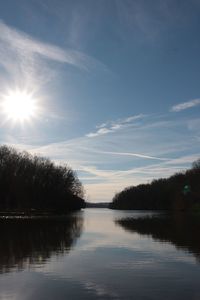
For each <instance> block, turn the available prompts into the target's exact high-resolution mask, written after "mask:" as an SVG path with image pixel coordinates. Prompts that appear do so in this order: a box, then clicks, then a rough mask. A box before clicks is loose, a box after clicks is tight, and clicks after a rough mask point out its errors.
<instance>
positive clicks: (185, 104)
mask: <svg viewBox="0 0 200 300" xmlns="http://www.w3.org/2000/svg"><path fill="white" fill-rule="evenodd" d="M198 105H200V99H193V100H190V101H187V102H183V103H179V104H177V105H174V106H172V108H171V111H172V112H179V111H182V110H186V109H189V108H192V107H195V106H198Z"/></svg>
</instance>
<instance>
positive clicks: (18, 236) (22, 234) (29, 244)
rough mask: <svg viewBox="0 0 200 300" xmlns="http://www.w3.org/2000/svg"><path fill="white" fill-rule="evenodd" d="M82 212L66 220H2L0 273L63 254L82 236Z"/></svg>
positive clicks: (0, 231) (38, 218) (51, 218)
mask: <svg viewBox="0 0 200 300" xmlns="http://www.w3.org/2000/svg"><path fill="white" fill-rule="evenodd" d="M82 226H83V217H82V215H81V213H79V214H77V215H75V214H72V215H68V216H65V217H41V218H40V217H33V218H28V217H27V218H16V217H15V218H14V217H13V218H3V217H1V218H0V237H1V243H0V272H1V273H3V272H8V271H10V270H12V269H13V268H16V269H17V270H22V269H24V268H25V267H29V266H31V265H35V264H44V263H45V262H46V261H47V260H48V259H49V258H50V257H51V256H52V255H53V254H57V255H59V254H63V253H66V252H68V251H70V249H71V248H72V246H73V245H74V243H75V241H76V240H77V238H78V237H80V235H81V232H82Z"/></svg>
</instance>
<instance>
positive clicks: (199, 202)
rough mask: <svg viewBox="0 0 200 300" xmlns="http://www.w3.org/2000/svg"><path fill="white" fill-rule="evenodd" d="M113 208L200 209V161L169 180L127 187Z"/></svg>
mask: <svg viewBox="0 0 200 300" xmlns="http://www.w3.org/2000/svg"><path fill="white" fill-rule="evenodd" d="M109 207H110V208H112V209H127V210H129V209H150V210H151V209H152V210H153V209H167V210H171V209H172V210H190V209H192V210H200V159H199V160H197V161H196V162H194V163H193V165H192V168H191V169H189V170H187V171H184V172H182V173H176V174H174V175H173V176H171V177H169V178H161V179H157V180H153V181H152V182H151V183H148V184H140V185H138V186H131V187H127V188H125V189H124V190H123V191H122V192H120V193H117V194H116V195H115V196H114V198H113V200H112V202H111V204H110V206H109Z"/></svg>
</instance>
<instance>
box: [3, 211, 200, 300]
mask: <svg viewBox="0 0 200 300" xmlns="http://www.w3.org/2000/svg"><path fill="white" fill-rule="evenodd" d="M83 215H84V223H83V224H82V223H81V222H82V221H83V219H82V217H83ZM83 215H82V214H78V215H76V222H72V224H73V226H72V227H73V230H72V232H75V233H76V234H75V238H74V239H73V241H76V243H74V242H73V243H72V240H71V241H70V242H69V241H68V242H67V245H65V243H66V242H64V240H65V239H63V237H64V234H62V233H61V234H58V237H57V238H56V239H59V236H60V235H61V236H62V239H60V240H62V242H60V243H59V247H60V246H62V245H65V246H64V249H66V248H68V251H64V252H62V253H61V252H59V251H52V252H51V253H50V254H49V256H48V259H47V260H46V261H45V263H43V264H39V263H35V262H34V261H33V263H32V264H29V265H23V266H22V268H21V270H20V271H19V270H18V269H11V270H10V272H5V273H2V274H1V275H0V291H1V293H0V300H5V299H6V300H7V299H9V300H10V299H15V300H19V299H20V300H26V299H31V300H32V299H41V300H43V299H48V300H49V299H50V300H51V299H52V300H53V299H56V298H59V299H61V300H62V299H66V298H67V299H70V300H71V299H127V300H128V299H152V300H153V299H170V300H171V299H181V300H182V299H188V298H189V299H199V298H200V288H199V275H200V264H199V262H198V260H197V259H196V257H197V256H196V252H195V251H194V252H192V251H191V249H189V247H188V248H187V245H189V244H191V241H190V240H189V236H187V235H185V241H184V245H183V247H181V246H180V247H177V244H176V243H175V238H176V240H177V243H178V242H179V238H180V237H179V235H178V233H181V232H182V228H184V226H186V221H184V218H182V219H181V218H180V220H178V219H177V218H175V219H174V221H175V220H176V222H174V223H173V225H172V226H171V227H170V226H168V228H169V230H168V231H167V230H166V232H171V233H170V234H171V235H172V237H173V239H172V237H171V235H170V237H171V239H170V237H169V236H168V237H167V238H166V236H163V238H161V237H160V236H159V237H157V238H156V237H155V235H156V230H155V226H154V231H153V229H152V233H151V227H152V226H150V225H149V224H148V231H149V232H148V234H146V233H143V232H141V230H139V225H140V224H141V222H145V221H148V222H150V223H152V224H154V222H157V219H159V220H160V219H162V222H163V224H164V227H165V228H166V227H167V225H169V222H171V221H170V220H171V219H170V218H169V217H167V216H165V215H164V214H159V213H152V212H147V213H146V212H125V211H120V212H117V211H111V210H108V209H86V210H85V211H84V212H83ZM79 218H80V219H81V220H82V221H78V222H77V220H78V219H79ZM79 222H80V223H79ZM125 222H131V224H132V223H134V229H133V228H132V227H131V229H130V228H127V227H128V225H127V223H125ZM187 222H189V219H187ZM190 222H197V221H195V219H194V220H193V221H192V220H191V221H190ZM77 224H82V225H83V226H82V225H81V226H79V225H78V226H77ZM128 224H129V223H128ZM192 224H193V223H192ZM195 224H196V223H195ZM136 225H137V227H136ZM129 226H130V225H129ZM131 226H133V225H131ZM140 226H141V225H140ZM52 228H53V226H52V227H49V233H52V234H54V235H55V231H53V229H52ZM152 228H153V227H152ZM190 228H191V227H189V228H188V231H189V230H190ZM57 229H58V227H57ZM80 229H82V230H80ZM157 229H158V231H159V233H160V232H162V230H161V229H160V228H159V227H157ZM166 229H167V228H166ZM170 230H171V231H170ZM61 232H62V230H61ZM77 232H78V234H77ZM81 232H82V234H80V233H81ZM173 232H174V233H175V234H172V233H173ZM63 233H64V231H63ZM157 234H158V233H157ZM66 236H67V237H68V236H71V237H72V236H74V235H73V234H72V235H69V234H68V233H67V235H66ZM78 236H79V238H78V239H77V237H78ZM183 237H184V234H181V238H182V241H183ZM197 240H198V236H197ZM45 244H46V242H45V241H44V243H43V245H44V247H43V248H40V252H45V251H46V250H45ZM50 245H51V243H49V244H48V243H47V249H48V248H49V247H50V248H52V246H50ZM191 245H192V244H191ZM66 246H67V247H66ZM59 247H58V245H56V249H57V250H58V249H59ZM36 248H37V247H35V250H36ZM61 248H62V247H61ZM69 249H70V251H69ZM36 252H37V250H36V251H34V252H29V253H28V254H27V256H28V255H29V259H31V256H32V255H33V254H34V255H35V253H36ZM8 255H10V253H8ZM43 255H44V254H43ZM26 258H27V257H26ZM0 263H1V262H0Z"/></svg>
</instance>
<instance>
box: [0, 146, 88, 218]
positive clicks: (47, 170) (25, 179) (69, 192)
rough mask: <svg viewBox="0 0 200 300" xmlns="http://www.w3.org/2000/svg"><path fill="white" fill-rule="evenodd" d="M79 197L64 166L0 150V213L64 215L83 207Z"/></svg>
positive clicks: (5, 148) (76, 182)
mask: <svg viewBox="0 0 200 300" xmlns="http://www.w3.org/2000/svg"><path fill="white" fill-rule="evenodd" d="M83 194H84V193H83V187H82V184H81V182H80V181H79V179H78V177H77V176H76V173H75V172H74V171H73V170H72V169H71V168H69V167H68V166H67V165H65V166H59V165H55V164H54V163H53V162H52V161H50V160H49V159H47V158H43V157H38V156H34V155H31V154H29V153H27V152H18V151H16V150H15V149H14V148H11V147H8V146H1V147H0V212H24V213H66V212H68V211H72V210H77V209H80V208H82V207H84V206H85V202H84V200H83V199H82V198H83Z"/></svg>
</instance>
